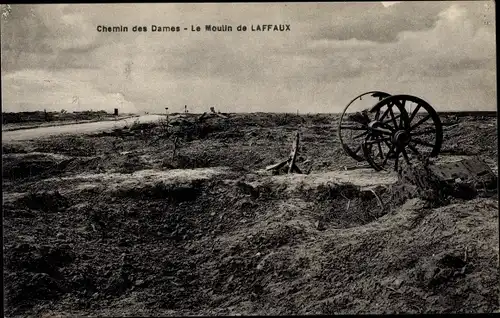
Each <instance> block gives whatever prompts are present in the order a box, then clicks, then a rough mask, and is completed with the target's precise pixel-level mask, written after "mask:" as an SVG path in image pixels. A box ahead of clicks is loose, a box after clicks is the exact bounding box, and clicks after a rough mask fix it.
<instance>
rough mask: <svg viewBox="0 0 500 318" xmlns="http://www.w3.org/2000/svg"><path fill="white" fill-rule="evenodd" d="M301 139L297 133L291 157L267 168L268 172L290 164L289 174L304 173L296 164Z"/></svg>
mask: <svg viewBox="0 0 500 318" xmlns="http://www.w3.org/2000/svg"><path fill="white" fill-rule="evenodd" d="M299 138H300V134H299V132H298V131H297V133H296V135H295V140H294V142H293V144H292V151H291V152H290V156H289V157H288V159H287V160H284V161H282V162H279V163H276V164H274V165H270V166H268V167H266V170H268V171H269V170H278V169H280V168H281V167H283V166H285V165H286V164H288V173H293V172H296V173H302V171H301V170H300V169H299V167H297V165H296V164H295V161H296V159H297V152H298V151H299ZM309 172H310V171H309Z"/></svg>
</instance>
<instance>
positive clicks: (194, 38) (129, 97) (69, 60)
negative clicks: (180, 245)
mask: <svg viewBox="0 0 500 318" xmlns="http://www.w3.org/2000/svg"><path fill="white" fill-rule="evenodd" d="M2 9H3V14H2V20H1V23H2V24H1V49H2V52H1V57H2V61H1V77H2V109H3V111H4V112H5V111H13V112H16V111H34V110H43V109H47V110H55V111H60V110H62V109H65V110H67V111H75V110H89V109H93V110H106V111H108V112H112V111H113V108H119V109H120V110H121V112H164V111H165V107H168V108H169V111H171V112H175V111H183V110H184V105H187V107H188V109H189V110H190V111H191V112H204V111H209V109H210V107H211V106H213V107H215V109H216V110H220V111H222V112H293V113H295V112H296V111H297V110H299V111H300V112H301V113H332V112H341V111H342V109H343V108H344V106H345V105H346V104H347V103H348V102H349V101H350V100H351V99H352V98H354V97H355V96H357V95H359V94H361V93H363V92H365V91H371V90H381V91H385V92H388V93H390V94H411V95H416V96H419V97H421V98H423V99H424V100H426V101H427V102H429V103H430V104H431V105H432V106H433V107H434V108H435V109H436V110H438V111H447V110H471V109H475V110H496V98H497V95H496V94H497V93H496V82H495V81H496V52H495V50H496V47H495V15H494V12H495V9H494V2H493V1H469V2H467V1H450V2H445V1H431V2H423V1H418V2H410V1H403V2H359V3H355V2H322V3H198V4H189V3H148V4H131V3H128V4H43V5H10V9H7V7H6V6H5V5H2ZM206 24H212V25H222V24H225V25H231V26H232V27H233V31H232V32H207V31H205V30H204V28H205V25H206ZM262 24H266V25H267V24H278V25H279V24H288V25H289V26H290V31H283V32H274V31H271V32H269V31H266V32H263V31H261V32H258V31H251V30H250V28H251V26H252V25H253V26H254V28H255V27H256V25H262ZM119 25H122V26H128V27H129V32H121V33H112V32H111V33H103V32H97V27H98V26H119ZM134 25H137V26H146V27H147V28H148V32H140V33H138V32H131V29H132V27H133V26H134ZM151 25H159V26H180V27H181V31H180V32H151ZM191 25H194V26H198V25H199V26H201V28H202V31H201V32H191V31H189V30H190V29H191ZM238 25H245V26H247V28H248V29H247V31H237V30H236V27H237V26H238ZM184 28H188V30H187V31H186V30H184Z"/></svg>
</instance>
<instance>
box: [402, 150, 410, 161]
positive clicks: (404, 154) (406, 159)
mask: <svg viewBox="0 0 500 318" xmlns="http://www.w3.org/2000/svg"><path fill="white" fill-rule="evenodd" d="M402 152H403V157H404V158H405V161H406V163H407V164H410V158H408V154H407V153H406V149H404V148H403V150H402Z"/></svg>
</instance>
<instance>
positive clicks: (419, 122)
mask: <svg viewBox="0 0 500 318" xmlns="http://www.w3.org/2000/svg"><path fill="white" fill-rule="evenodd" d="M429 118H431V115H430V114H428V115H427V116H425V117H424V118H422V119H420V120H419V121H418V122H417V123H416V124H415V125H413V126H411V127H410V130H414V129H415V128H417V127H418V126H420V125H421V124H422V123H423V122H424V121H426V120H427V119H429Z"/></svg>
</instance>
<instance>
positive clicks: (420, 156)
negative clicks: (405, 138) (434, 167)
mask: <svg viewBox="0 0 500 318" xmlns="http://www.w3.org/2000/svg"><path fill="white" fill-rule="evenodd" d="M408 148H410V150H411V151H413V153H414V154H415V155H417V157H418V158H422V154H421V153H420V152H419V151H418V149H417V148H416V147H415V146H413V145H412V144H408Z"/></svg>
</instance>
